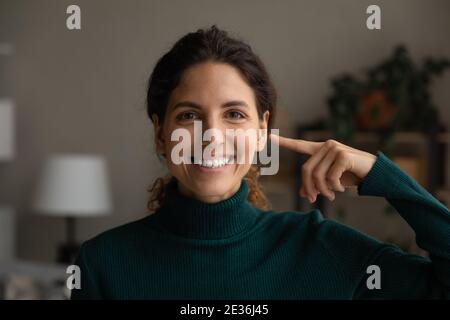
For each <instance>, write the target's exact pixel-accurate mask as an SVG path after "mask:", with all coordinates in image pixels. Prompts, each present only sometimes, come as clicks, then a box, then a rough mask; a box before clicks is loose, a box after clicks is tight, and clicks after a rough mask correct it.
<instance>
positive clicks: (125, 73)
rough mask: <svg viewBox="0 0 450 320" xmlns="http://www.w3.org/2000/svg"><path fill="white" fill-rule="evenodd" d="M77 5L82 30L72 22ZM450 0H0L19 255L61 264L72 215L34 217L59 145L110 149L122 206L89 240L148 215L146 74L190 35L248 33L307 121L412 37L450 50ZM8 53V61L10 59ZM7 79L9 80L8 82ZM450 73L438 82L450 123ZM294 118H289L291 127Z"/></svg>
mask: <svg viewBox="0 0 450 320" xmlns="http://www.w3.org/2000/svg"><path fill="white" fill-rule="evenodd" d="M74 3H75V4H78V5H80V7H81V10H82V30H81V31H68V30H67V29H66V27H65V19H66V13H65V10H66V7H67V6H68V5H69V4H74ZM374 3H376V4H379V5H381V7H382V30H380V31H369V30H367V28H366V27H365V18H366V13H365V9H366V8H367V6H368V5H369V4H374ZM449 17H450V2H449V1H445V0H442V1H438V0H435V1H425V0H422V1H414V0H411V1H406V0H403V1H399V0H397V1H364V0H363V1H359V0H358V1H357V0H340V1H334V0H333V1H331V0H330V1H313V0H308V1H298V0H296V1H294V0H291V1H261V0H258V1H256V0H253V1H210V0H204V1H199V0H193V1H178V0H177V1H174V0H171V1H168V0H165V1H144V0H142V1H136V0H134V1H117V0H116V1H106V0H96V1H81V0H77V1H61V0H53V1H50V0H39V1H31V0H29V1H18V0H1V1H0V41H9V42H12V43H13V44H14V46H15V55H14V56H13V57H11V58H10V59H9V60H8V62H7V63H5V62H4V61H2V66H3V70H2V72H5V74H7V75H8V76H3V75H2V77H1V79H3V80H2V83H0V87H1V88H3V90H4V91H5V90H6V91H9V94H11V95H13V96H14V98H15V100H16V105H17V140H16V141H17V156H16V159H15V161H14V162H11V163H1V164H0V203H7V204H11V205H13V206H15V207H16V210H17V215H18V216H17V219H18V229H17V256H18V257H19V258H22V259H36V260H41V261H51V260H53V259H54V255H55V248H56V244H57V243H58V242H59V241H61V240H62V239H63V236H64V229H63V224H62V221H61V220H59V219H54V218H47V217H41V216H36V215H33V214H32V212H31V208H30V201H31V196H32V192H33V188H34V186H35V183H36V179H37V177H38V175H39V168H40V167H41V166H42V165H43V161H44V160H45V157H46V156H47V155H48V154H50V153H54V152H65V151H68V152H95V153H102V154H104V155H105V156H106V157H107V159H108V162H109V165H110V172H111V180H112V190H113V199H114V205H115V208H114V212H113V214H112V215H111V216H110V217H108V218H101V219H100V218H92V219H85V220H82V221H81V220H80V222H79V232H78V237H79V239H80V240H84V239H87V238H89V237H91V236H93V235H95V234H97V233H99V232H100V231H102V230H105V229H107V228H110V227H113V226H116V225H119V224H122V223H125V222H128V221H131V220H134V219H138V218H140V217H143V216H144V215H145V214H146V208H145V207H146V199H147V193H146V187H147V186H148V184H149V183H150V182H151V181H152V180H153V179H154V178H156V177H157V176H159V175H160V174H161V170H163V166H162V165H161V164H160V163H159V161H158V160H157V158H156V157H155V155H154V152H153V148H152V145H151V142H152V132H151V126H150V124H149V121H148V120H147V118H146V114H145V109H144V108H145V105H144V103H145V86H146V80H147V77H148V75H149V72H150V71H151V68H152V66H153V65H154V63H155V61H156V59H157V58H158V57H159V56H160V55H161V54H162V53H163V52H165V51H166V50H167V49H168V48H169V47H170V45H171V44H172V43H173V42H174V41H175V40H176V39H178V38H179V37H180V36H182V35H183V34H185V33H187V32H189V31H193V30H196V29H197V28H199V27H204V26H209V25H211V24H213V23H216V24H218V25H219V26H220V27H223V28H226V29H229V30H230V31H232V32H233V33H235V34H237V35H239V36H240V37H241V38H243V39H245V40H248V41H249V42H250V44H251V45H252V46H253V48H254V49H255V51H256V52H258V53H259V54H260V56H261V57H262V58H263V60H264V61H265V62H266V64H267V67H268V69H269V71H270V72H271V74H272V75H273V78H274V81H275V84H276V86H277V87H278V89H279V94H280V98H281V99H280V105H281V106H283V107H284V108H285V109H286V111H287V112H288V113H290V114H291V115H292V119H295V120H296V121H298V122H305V121H309V120H312V119H315V118H317V117H319V116H323V115H325V114H326V104H325V96H326V95H327V94H328V93H329V89H330V86H329V78H330V77H331V76H333V75H335V74H337V73H340V72H343V71H350V72H360V71H361V70H363V68H364V67H366V66H368V65H371V64H373V63H376V62H378V61H379V60H380V59H381V58H383V57H385V56H386V55H388V54H390V52H391V50H392V48H393V46H395V45H396V44H398V43H400V42H401V43H405V44H406V45H407V46H408V48H409V49H410V51H411V53H412V55H413V57H414V58H417V59H418V58H421V57H423V56H424V55H428V54H430V55H437V56H441V55H442V56H447V57H449V56H450V41H449V30H450V19H449ZM0 59H2V60H4V59H5V58H0ZM5 79H7V80H5ZM449 88H450V74H447V75H446V76H445V77H444V78H442V80H440V81H438V82H437V83H436V85H435V86H434V89H433V93H434V98H435V101H436V103H437V104H438V105H439V106H440V108H441V112H442V116H443V118H444V121H445V122H446V123H447V124H448V122H449V120H450V114H449V112H450V111H449V105H448V103H449V101H450V90H448V89H449ZM280 125H283V124H280Z"/></svg>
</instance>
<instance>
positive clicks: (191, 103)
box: [172, 100, 248, 110]
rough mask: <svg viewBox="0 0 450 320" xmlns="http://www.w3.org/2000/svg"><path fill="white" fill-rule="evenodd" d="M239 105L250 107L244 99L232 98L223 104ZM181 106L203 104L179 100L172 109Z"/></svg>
mask: <svg viewBox="0 0 450 320" xmlns="http://www.w3.org/2000/svg"><path fill="white" fill-rule="evenodd" d="M237 106H242V107H246V108H248V104H247V103H246V102H245V101H242V100H231V101H228V102H225V103H224V104H223V105H222V108H229V107H237ZM180 107H190V108H195V109H201V108H202V106H201V105H200V104H198V103H195V102H192V101H180V102H177V103H176V104H175V105H174V106H173V109H172V110H175V109H176V108H180Z"/></svg>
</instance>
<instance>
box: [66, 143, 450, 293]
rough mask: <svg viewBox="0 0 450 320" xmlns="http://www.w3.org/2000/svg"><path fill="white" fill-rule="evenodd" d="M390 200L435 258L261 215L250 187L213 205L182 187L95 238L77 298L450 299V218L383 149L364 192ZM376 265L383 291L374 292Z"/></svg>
mask: <svg viewBox="0 0 450 320" xmlns="http://www.w3.org/2000/svg"><path fill="white" fill-rule="evenodd" d="M357 190H358V194H359V195H361V196H378V197H384V198H386V200H387V201H388V202H389V203H390V204H391V205H392V206H394V208H395V209H396V210H397V212H398V213H399V214H400V215H401V216H402V217H403V218H404V219H405V220H406V221H407V222H408V223H409V224H410V225H411V227H412V228H413V229H414V230H415V232H416V235H417V243H418V245H419V246H420V247H422V248H423V249H425V250H427V251H428V252H429V253H430V259H428V258H423V257H420V256H415V255H410V254H406V253H404V252H403V251H401V250H400V249H399V248H398V247H396V246H394V245H390V244H382V243H380V242H378V241H377V240H375V239H373V238H371V237H369V236H367V235H364V234H363V233H361V232H359V231H356V230H354V229H351V228H349V227H347V226H345V225H343V224H340V223H338V222H336V221H333V220H328V219H324V218H323V216H322V214H321V212H320V211H319V210H317V209H316V210H312V211H311V212H309V213H302V212H273V211H261V210H259V209H256V208H254V207H252V206H251V205H250V204H249V203H248V201H247V200H246V197H247V193H248V185H247V183H246V181H245V180H243V181H242V183H241V185H240V188H239V190H238V191H237V192H236V193H235V194H234V195H233V196H232V197H230V198H229V199H226V200H224V201H221V202H218V203H215V204H207V203H203V202H200V201H198V200H195V199H191V198H188V197H185V196H183V195H182V194H180V193H179V191H178V189H177V185H176V183H174V182H173V183H171V184H170V185H169V186H168V189H167V197H166V200H165V202H164V203H163V206H162V207H161V208H160V209H159V210H158V211H156V212H155V213H154V214H151V215H149V216H147V217H145V218H142V219H139V220H137V221H133V222H130V223H128V224H125V225H122V226H119V227H116V228H114V229H111V230H108V231H105V232H103V233H101V234H99V235H98V236H96V237H94V238H92V239H90V240H88V241H86V242H84V243H83V245H82V247H81V251H80V254H79V256H78V259H77V261H76V264H77V265H79V266H80V268H81V276H82V277H81V289H74V290H73V291H72V297H71V298H72V299H367V298H375V299H391V298H402V299H405V298H450V212H449V210H448V209H447V208H446V207H445V206H444V205H443V204H441V203H440V202H439V201H438V200H436V199H435V198H434V197H433V196H432V195H431V194H430V193H428V192H427V191H426V190H425V189H424V188H423V187H421V186H420V185H419V184H418V183H417V182H416V181H415V180H413V179H412V178H411V177H409V176H408V175H406V173H405V172H403V171H402V170H401V169H400V168H399V167H398V166H397V165H396V164H395V163H393V162H392V161H391V160H390V159H389V158H387V157H386V156H385V155H384V154H383V153H382V152H381V151H378V153H377V159H376V162H375V163H374V165H373V167H372V168H371V170H370V171H369V173H368V174H367V176H366V177H365V178H364V180H363V181H362V182H361V183H360V184H359V186H358V189H357ZM369 265H378V266H379V267H380V270H381V289H379V290H378V289H373V290H369V289H368V288H367V285H366V280H367V278H368V276H369V274H368V273H367V272H366V271H367V267H368V266H369Z"/></svg>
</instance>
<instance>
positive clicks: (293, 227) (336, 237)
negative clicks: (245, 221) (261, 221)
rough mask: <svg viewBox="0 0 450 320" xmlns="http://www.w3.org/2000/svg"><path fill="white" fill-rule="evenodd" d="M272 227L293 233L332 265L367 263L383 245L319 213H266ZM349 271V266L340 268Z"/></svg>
mask: <svg viewBox="0 0 450 320" xmlns="http://www.w3.org/2000/svg"><path fill="white" fill-rule="evenodd" d="M266 214H267V215H268V218H269V219H272V220H273V222H272V223H273V224H282V225H283V229H284V231H285V232H286V233H296V234H297V235H298V236H299V237H300V239H303V240H304V241H305V242H307V244H308V245H310V246H313V247H314V248H321V250H323V251H324V252H325V253H326V254H327V255H328V256H329V257H330V258H332V259H334V260H335V261H339V262H345V263H349V264H358V263H360V262H364V261H367V260H369V259H370V257H371V256H372V255H373V254H375V253H376V251H377V250H379V249H380V247H382V246H383V244H382V243H381V242H380V241H378V240H377V239H375V238H373V237H371V236H369V235H367V234H364V233H362V232H361V231H358V230H356V229H354V228H352V227H350V226H347V225H344V224H342V223H340V222H338V221H336V220H332V219H327V218H325V217H324V216H323V214H322V212H321V211H320V210H318V209H314V210H312V211H310V212H307V213H304V212H296V211H287V212H267V213H266ZM342 267H343V268H348V267H349V266H342Z"/></svg>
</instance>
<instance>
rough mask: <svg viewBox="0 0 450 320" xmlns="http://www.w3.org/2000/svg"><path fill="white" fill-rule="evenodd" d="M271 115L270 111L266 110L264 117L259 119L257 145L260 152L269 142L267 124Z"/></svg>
mask: <svg viewBox="0 0 450 320" xmlns="http://www.w3.org/2000/svg"><path fill="white" fill-rule="evenodd" d="M269 117H270V113H269V111H265V112H264V114H263V117H262V119H261V120H260V121H259V130H258V145H257V151H258V152H261V151H262V150H263V149H264V147H265V145H266V143H267V136H268V132H267V126H268V123H269Z"/></svg>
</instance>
